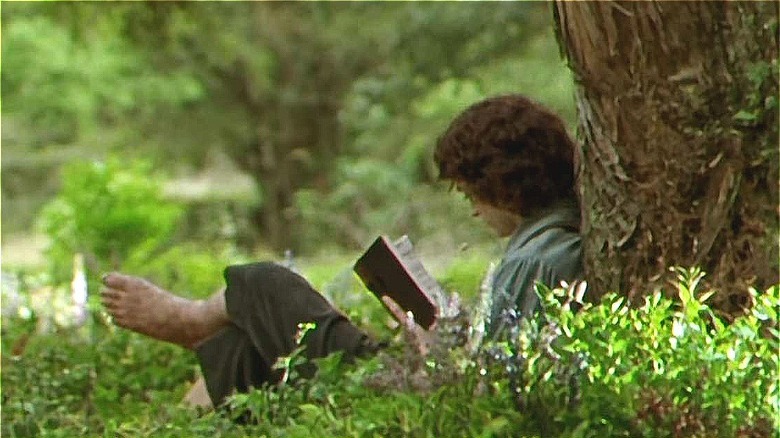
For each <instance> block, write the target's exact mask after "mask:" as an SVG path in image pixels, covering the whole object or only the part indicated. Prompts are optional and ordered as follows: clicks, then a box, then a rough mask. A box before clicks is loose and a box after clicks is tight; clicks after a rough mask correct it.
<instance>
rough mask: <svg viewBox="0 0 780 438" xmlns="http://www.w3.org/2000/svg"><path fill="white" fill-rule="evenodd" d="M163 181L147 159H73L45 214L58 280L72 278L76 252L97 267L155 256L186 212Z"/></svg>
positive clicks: (44, 224) (50, 254)
mask: <svg viewBox="0 0 780 438" xmlns="http://www.w3.org/2000/svg"><path fill="white" fill-rule="evenodd" d="M160 187H161V186H160V182H159V181H158V180H155V178H154V177H153V175H152V173H151V166H150V164H149V163H146V162H143V161H131V162H128V161H120V160H119V159H110V160H108V161H106V162H98V161H94V162H87V163H71V164H69V165H68V166H67V167H66V168H65V169H64V170H63V177H62V187H61V189H60V192H59V194H58V195H57V196H56V197H55V198H54V199H53V200H51V201H50V202H49V203H48V204H47V205H46V207H45V208H44V209H43V211H42V213H41V216H40V224H41V228H42V229H43V232H44V233H45V234H46V235H47V236H48V237H49V242H50V246H49V248H48V250H47V254H46V255H47V259H48V261H49V263H50V265H51V266H52V275H53V280H54V281H55V282H62V281H65V280H69V279H70V278H72V275H73V271H72V268H73V266H72V263H73V255H74V254H75V253H81V254H84V256H85V258H86V260H87V261H88V262H87V264H88V266H89V268H91V269H90V271H91V272H93V273H95V272H104V271H107V270H110V269H116V268H118V267H119V266H121V265H122V264H123V263H125V262H126V261H127V260H129V259H136V260H141V262H145V261H149V260H151V257H152V255H153V254H154V252H155V251H157V250H158V249H160V248H161V247H162V245H164V244H165V243H167V242H168V240H169V239H171V237H172V235H173V233H174V231H175V226H176V223H177V220H178V219H179V217H180V216H181V213H182V210H181V208H180V207H179V206H177V205H174V204H171V203H170V202H167V201H165V200H164V199H162V194H161V190H160Z"/></svg>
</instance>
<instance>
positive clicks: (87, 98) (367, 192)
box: [2, 2, 574, 253]
mask: <svg viewBox="0 0 780 438" xmlns="http://www.w3.org/2000/svg"><path fill="white" fill-rule="evenodd" d="M549 12H550V11H549V5H546V4H541V3H533V2H531V3H525V2H515V3H512V2H507V3H500V4H499V3H497V4H492V5H491V7H485V5H481V4H477V3H469V2H463V3H447V2H444V3H426V2H422V3H416V2H401V3H381V2H378V3H373V2H368V3H339V2H333V3H328V2H325V3H321V2H308V3H276V4H269V3H252V2H237V3H235V2H234V3H230V2H228V3H209V2H206V3H186V2H184V3H181V2H178V3H173V2H169V3H132V2H131V3H99V4H98V3H77V2H57V3H9V4H6V5H4V7H3V9H2V22H3V25H2V36H3V38H2V51H3V53H2V55H3V67H4V68H3V70H2V90H3V96H2V100H3V104H4V107H3V110H4V111H3V116H2V125H3V130H2V135H3V139H2V140H3V152H4V154H3V160H2V167H3V168H2V170H3V185H2V195H3V203H4V204H6V206H7V208H6V209H3V210H2V211H3V223H4V225H6V227H7V228H6V229H5V231H4V232H18V231H25V230H26V229H27V225H26V224H28V223H29V222H30V220H29V219H30V218H31V217H32V216H33V215H35V214H36V212H37V211H36V210H37V208H38V207H39V206H40V205H42V204H43V203H45V201H46V200H47V199H48V198H50V197H51V196H53V195H54V193H56V191H57V190H58V178H56V177H55V176H56V175H57V174H58V172H59V169H60V168H61V166H62V165H63V164H65V163H67V162H70V161H73V160H84V159H87V160H93V159H101V158H102V157H105V156H106V155H107V154H109V153H114V154H117V155H119V156H122V157H132V156H143V157H144V158H145V159H148V160H150V161H151V162H152V163H154V166H155V167H156V168H158V169H163V170H165V171H166V173H167V174H169V175H179V176H181V175H183V176H186V175H191V174H193V173H198V172H201V171H207V170H208V169H209V167H210V166H211V163H210V159H209V157H210V156H214V155H216V156H227V157H230V159H231V160H232V163H233V166H234V168H233V169H223V168H220V169H219V170H218V171H219V172H223V173H235V172H243V173H245V174H246V175H248V176H249V177H251V178H252V180H253V181H254V183H255V185H257V192H259V193H262V194H263V202H262V203H259V202H254V201H253V202H244V204H245V205H243V206H242V208H232V207H231V206H230V205H225V204H224V202H225V199H226V198H225V197H224V196H223V197H214V196H210V195H209V194H208V193H206V194H204V195H203V196H204V198H203V199H202V200H201V201H199V202H188V203H187V204H185V205H184V207H185V208H186V209H187V210H188V215H192V214H194V213H193V212H192V210H195V209H198V210H200V211H202V210H203V209H212V210H217V209H220V210H227V209H229V210H230V211H231V212H234V213H235V214H239V215H241V216H242V217H241V218H237V219H236V221H235V223H236V224H239V225H238V226H239V227H240V229H239V230H238V231H237V232H236V233H235V234H234V237H232V238H233V239H235V240H240V242H238V243H239V244H240V245H241V246H243V247H247V248H257V247H271V248H273V249H275V250H277V251H279V252H280V253H281V251H282V250H284V249H285V248H292V249H294V250H295V251H296V253H311V252H316V251H317V248H318V247H320V246H322V245H325V246H331V245H332V246H342V247H347V248H350V249H354V248H355V247H360V246H362V245H364V244H366V243H367V242H368V241H369V240H370V239H372V238H373V237H374V236H375V235H376V234H379V233H381V232H385V233H390V232H392V233H394V234H396V233H399V232H403V233H407V234H412V235H415V237H416V238H418V239H419V237H420V236H423V235H426V234H427V233H428V232H429V231H431V229H432V227H429V226H427V224H429V223H431V222H435V223H437V224H440V223H441V222H443V221H447V220H448V219H449V218H450V217H452V216H453V215H454V216H455V217H456V218H458V220H455V221H452V223H456V224H458V226H456V227H455V228H456V230H453V231H455V233H453V235H454V236H455V237H457V238H467V239H484V238H485V233H480V232H478V233H477V234H476V235H474V234H472V232H471V231H472V230H473V229H478V226H475V225H474V224H475V222H474V221H468V220H466V221H463V220H460V218H462V216H465V215H461V212H460V210H462V209H464V208H468V207H467V204H466V203H456V202H441V201H440V200H439V198H441V197H442V192H443V188H442V187H439V186H436V185H429V184H430V183H431V182H432V181H434V180H435V177H436V171H435V169H434V168H433V163H432V154H431V149H432V146H433V144H434V142H435V139H436V137H437V135H439V133H440V132H441V131H442V130H443V129H444V127H445V126H446V124H447V123H448V122H449V120H450V119H451V118H452V117H453V116H454V115H455V114H456V113H458V112H459V111H461V110H462V109H463V108H464V107H466V106H467V105H469V104H471V103H473V102H476V101H478V100H480V99H481V98H483V97H485V96H487V95H491V94H497V93H507V92H521V93H525V94H528V95H529V96H531V97H533V98H535V99H537V100H540V101H542V102H543V103H545V104H547V105H548V106H550V107H551V108H552V109H553V110H555V111H557V112H560V113H561V114H562V115H563V116H564V117H565V119H566V120H568V121H569V122H570V124H571V125H572V126H573V122H574V105H573V96H572V94H573V93H572V90H573V87H572V80H571V75H570V73H569V72H568V70H567V69H566V68H565V66H564V64H563V62H562V61H561V60H560V59H559V58H558V55H557V51H556V43H555V40H554V38H553V35H552V29H551V20H550V14H549ZM35 181H44V182H45V184H34V183H33V182H35ZM224 184H230V182H227V181H226V182H224ZM420 187H422V188H420ZM218 190H219V189H215V191H218ZM428 202H432V203H435V202H439V206H438V207H436V208H432V209H431V210H430V211H423V209H422V205H425V204H426V203H428ZM11 210H13V214H12V213H11ZM410 211H411V213H410ZM415 212H419V213H418V214H416V215H415V214H413V213H415ZM423 214H424V215H425V216H426V217H425V218H420V216H422V215H423ZM459 215H460V216H459ZM25 217H27V219H25ZM418 218H419V219H418ZM433 228H441V227H440V226H439V227H433ZM184 230H185V231H186V232H188V233H190V235H191V236H192V237H195V238H197V236H199V235H204V234H208V232H204V230H203V229H201V228H199V227H197V226H192V227H185V228H184ZM455 237H453V240H454V239H455ZM233 243H236V242H233Z"/></svg>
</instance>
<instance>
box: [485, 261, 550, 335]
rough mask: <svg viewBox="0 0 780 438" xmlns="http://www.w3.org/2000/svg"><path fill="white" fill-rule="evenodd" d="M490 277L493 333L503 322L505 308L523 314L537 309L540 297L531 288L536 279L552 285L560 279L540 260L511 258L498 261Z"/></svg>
mask: <svg viewBox="0 0 780 438" xmlns="http://www.w3.org/2000/svg"><path fill="white" fill-rule="evenodd" d="M493 281H494V282H493V303H492V306H491V308H492V310H491V318H490V332H491V333H494V334H495V333H498V332H499V331H500V330H501V328H502V326H503V325H504V324H503V319H504V318H503V317H502V313H503V312H504V311H505V310H508V309H515V310H516V311H517V312H519V313H520V314H521V315H522V316H523V317H525V318H528V317H530V316H532V315H533V314H534V313H536V312H537V311H538V310H539V297H538V296H537V295H536V291H535V289H534V285H535V283H536V282H537V281H540V282H542V283H544V284H545V285H548V286H551V287H554V286H556V285H557V284H558V283H557V282H558V281H560V280H559V279H557V278H556V276H555V274H554V272H553V270H552V269H550V268H549V267H548V266H547V265H545V264H544V263H543V262H541V261H540V260H537V259H523V258H514V259H510V260H505V261H504V262H502V263H501V265H500V266H499V267H498V269H497V270H496V275H495V278H494V280H493Z"/></svg>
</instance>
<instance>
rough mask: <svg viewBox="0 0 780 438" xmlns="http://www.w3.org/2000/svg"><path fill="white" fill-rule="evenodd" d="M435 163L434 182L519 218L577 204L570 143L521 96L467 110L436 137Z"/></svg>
mask: <svg viewBox="0 0 780 438" xmlns="http://www.w3.org/2000/svg"><path fill="white" fill-rule="evenodd" d="M434 160H435V161H436V164H437V166H438V167H439V178H441V179H446V180H451V181H454V182H456V183H457V184H459V185H466V186H467V187H468V191H469V192H470V193H471V194H472V195H473V196H474V197H476V198H477V199H479V200H481V201H483V202H487V203H489V204H492V205H494V206H496V207H499V208H503V209H505V210H508V211H511V212H514V213H518V214H520V215H521V216H527V215H528V214H529V213H530V212H533V211H535V210H537V209H540V208H544V207H546V206H548V205H551V204H552V203H554V202H555V201H557V200H559V199H563V198H571V199H576V195H575V191H574V181H575V176H574V142H573V141H572V139H571V138H570V137H569V135H568V134H567V133H566V128H565V126H564V123H563V121H562V120H561V119H560V118H559V117H558V116H557V115H555V114H553V113H552V112H550V111H549V110H547V109H546V108H544V107H543V106H541V105H539V104H538V103H536V102H533V101H531V100H529V99H528V98H526V97H524V96H520V95H507V96H498V97H492V98H488V99H486V100H483V101H481V102H478V103H476V104H474V105H472V106H471V107H469V108H468V109H466V110H465V111H464V112H463V113H461V114H460V115H459V116H458V117H456V118H455V119H454V120H453V121H452V123H451V124H450V126H449V128H447V130H446V131H445V132H444V134H442V136H441V137H439V140H438V142H437V144H436V150H435V152H434Z"/></svg>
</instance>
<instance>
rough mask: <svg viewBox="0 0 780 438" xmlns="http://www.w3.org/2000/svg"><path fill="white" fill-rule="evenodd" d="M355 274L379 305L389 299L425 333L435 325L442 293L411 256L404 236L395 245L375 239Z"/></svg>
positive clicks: (411, 249) (437, 284)
mask: <svg viewBox="0 0 780 438" xmlns="http://www.w3.org/2000/svg"><path fill="white" fill-rule="evenodd" d="M354 270H355V272H356V273H357V274H358V276H359V277H360V279H361V280H363V283H364V284H365V285H366V287H367V288H368V290H370V291H371V292H373V293H374V295H376V296H377V298H379V299H380V301H381V300H382V297H383V296H389V297H390V298H392V299H393V301H395V302H396V303H397V304H398V305H399V306H400V307H401V308H402V309H403V310H404V311H405V312H411V313H412V315H414V320H415V322H416V323H417V324H419V325H420V326H421V327H423V328H425V329H428V328H430V326H431V325H432V324H433V323H434V322H435V321H436V318H437V317H438V315H439V308H440V306H441V304H442V302H443V301H442V300H443V298H444V297H445V294H444V291H443V290H442V288H441V286H440V285H439V283H437V282H436V280H435V279H434V278H433V277H432V276H431V275H430V274H429V273H428V271H426V270H425V268H424V267H423V265H422V263H421V262H420V260H419V259H418V258H417V256H416V255H415V254H414V248H413V246H412V242H411V241H410V240H409V238H408V237H407V236H403V237H401V238H400V239H398V240H397V241H395V242H391V241H390V240H389V239H388V238H387V237H385V236H380V237H378V238H377V239H376V240H375V241H374V243H373V244H371V246H370V247H368V249H367V250H366V252H365V253H363V255H362V256H361V257H360V258H359V259H358V260H357V262H355V267H354ZM382 304H384V302H382ZM391 313H392V312H391Z"/></svg>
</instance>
